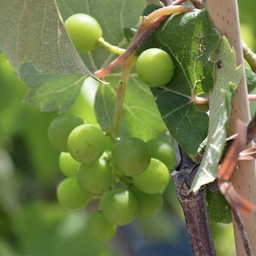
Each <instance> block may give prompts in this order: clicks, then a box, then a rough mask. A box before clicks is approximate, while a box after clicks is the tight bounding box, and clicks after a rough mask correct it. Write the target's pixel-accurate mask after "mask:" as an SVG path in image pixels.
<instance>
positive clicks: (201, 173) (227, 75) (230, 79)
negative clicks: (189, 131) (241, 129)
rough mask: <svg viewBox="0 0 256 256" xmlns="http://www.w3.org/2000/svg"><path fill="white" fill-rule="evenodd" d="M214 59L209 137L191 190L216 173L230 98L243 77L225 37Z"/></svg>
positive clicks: (227, 121)
mask: <svg viewBox="0 0 256 256" xmlns="http://www.w3.org/2000/svg"><path fill="white" fill-rule="evenodd" d="M215 60H216V63H217V68H216V81H215V85H214V87H213V89H212V91H211V92H210V93H209V98H210V106H209V112H210V117H209V118H210V121H209V133H208V141H207V145H206V149H205V153H204V157H203V160H202V162H201V164H200V167H199V170H198V172H197V174H196V176H195V178H194V180H193V184H192V186H191V190H193V191H196V190H198V189H199V188H200V187H201V186H202V185H204V184H207V183H209V182H212V181H213V180H215V179H216V177H217V171H218V165H219V161H220V158H221V156H222V152H223V148H224V146H225V143H226V135H227V128H228V123H229V115H230V108H231V100H232V98H233V94H234V91H235V88H236V86H237V84H238V83H239V82H240V80H241V78H242V68H241V67H237V66H236V55H235V52H234V50H233V49H231V47H230V45H229V43H228V40H227V39H226V38H225V37H223V39H222V40H221V43H220V45H219V48H218V51H217V52H216V56H215Z"/></svg>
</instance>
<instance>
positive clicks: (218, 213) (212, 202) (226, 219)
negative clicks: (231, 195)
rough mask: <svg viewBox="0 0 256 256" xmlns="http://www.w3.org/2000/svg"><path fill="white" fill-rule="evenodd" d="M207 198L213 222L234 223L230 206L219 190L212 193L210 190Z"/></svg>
mask: <svg viewBox="0 0 256 256" xmlns="http://www.w3.org/2000/svg"><path fill="white" fill-rule="evenodd" d="M206 198H207V204H208V205H207V208H208V214H209V217H210V219H211V222H220V223H226V224H228V223H231V222H232V215H231V209H230V206H229V204H228V203H227V201H226V200H225V198H224V197H223V195H222V194H221V193H220V191H219V190H217V191H214V192H212V191H210V190H209V189H208V190H207V194H206Z"/></svg>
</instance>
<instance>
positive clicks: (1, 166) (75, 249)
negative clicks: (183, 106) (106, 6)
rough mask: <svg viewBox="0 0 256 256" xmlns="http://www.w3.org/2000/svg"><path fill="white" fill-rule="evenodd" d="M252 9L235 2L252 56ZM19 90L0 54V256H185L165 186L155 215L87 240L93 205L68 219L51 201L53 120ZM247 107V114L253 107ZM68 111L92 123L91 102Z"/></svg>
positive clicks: (223, 245)
mask: <svg viewBox="0 0 256 256" xmlns="http://www.w3.org/2000/svg"><path fill="white" fill-rule="evenodd" d="M254 10H255V3H254V1H253V0H250V1H242V0H240V1H239V11H240V20H241V32H242V38H243V40H244V41H245V42H246V43H247V45H248V46H249V47H250V48H251V49H252V50H254V51H256V44H255V36H256V29H255V24H256V16H255V14H254ZM26 91H27V89H26V87H25V85H24V84H23V83H22V82H20V81H19V80H18V79H17V78H16V76H15V74H14V71H13V69H12V68H11V67H10V65H9V63H8V61H7V60H6V58H5V57H4V56H3V55H2V54H0V255H1V256H8V255H149V254H150V255H164V254H165V255H166V254H168V255H190V254H191V252H190V249H189V242H188V239H187V234H186V231H185V228H184V220H183V216H182V213H181V210H180V207H179V205H178V202H177V200H176V198H175V195H174V191H173V190H174V188H173V184H172V182H170V186H169V187H168V189H167V191H166V193H165V199H166V206H165V208H164V209H163V211H162V212H161V213H160V214H159V215H158V216H156V217H154V218H151V219H144V220H143V219H137V220H136V221H135V222H133V223H132V224H130V225H128V226H126V227H123V228H120V229H119V230H118V233H117V235H116V236H115V238H114V239H113V241H111V242H109V243H99V242H97V241H95V240H94V239H93V238H92V237H90V235H89V234H88V231H87V227H86V223H87V219H88V216H89V215H90V212H91V211H92V209H93V206H91V208H90V207H89V208H88V209H86V210H81V211H78V212H71V211H67V210H64V209H63V208H61V207H60V206H59V204H58V202H57V200H56V186H57V184H58V183H59V181H60V180H61V179H62V178H63V176H62V174H61V173H60V170H59V167H58V157H59V153H58V152H57V151H56V150H54V149H53V148H52V146H51V145H50V144H49V141H48V138H47V129H48V125H49V123H50V121H51V120H52V119H53V118H54V117H55V116H56V114H57V113H56V112H52V113H41V112H39V111H38V110H37V109H35V108H34V107H32V106H29V105H25V104H23V103H22V98H23V97H24V96H25V94H26ZM250 104H251V108H252V111H253V112H254V111H255V109H256V107H255V104H254V103H250ZM85 105H86V106H87V107H85ZM81 106H82V107H81ZM83 109H86V113H85V112H84V111H83ZM70 111H71V112H74V113H76V114H78V115H80V116H82V117H83V118H85V119H86V120H87V121H89V122H95V117H94V115H93V112H92V106H91V101H90V99H89V100H88V98H86V97H84V95H83V94H81V95H80V97H79V99H78V100H77V102H76V103H75V105H74V106H73V107H72V109H71V110H70ZM213 234H214V237H215V245H216V249H217V250H218V251H217V254H218V255H234V241H233V234H232V226H231V225H220V224H215V225H213ZM223 241H224V242H223ZM168 252H169V253H168ZM170 252H172V253H173V254H170Z"/></svg>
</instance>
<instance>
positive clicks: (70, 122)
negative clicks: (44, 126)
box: [48, 114, 84, 152]
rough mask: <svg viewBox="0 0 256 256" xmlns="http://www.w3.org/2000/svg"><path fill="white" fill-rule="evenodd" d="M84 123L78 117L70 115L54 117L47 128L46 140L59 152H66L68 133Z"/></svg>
mask: <svg viewBox="0 0 256 256" xmlns="http://www.w3.org/2000/svg"><path fill="white" fill-rule="evenodd" d="M83 123H84V121H83V119H81V118H80V117H78V116H76V115H72V114H62V115H60V116H57V117H55V118H54V119H53V120H52V122H51V123H50V125H49V128H48V138H49V141H50V143H51V144H52V145H53V147H54V148H56V149H57V150H59V151H64V152H67V151H68V148H67V139H68V136H69V134H70V132H71V131H72V130H73V129H74V128H75V127H76V126H78V125H81V124H83Z"/></svg>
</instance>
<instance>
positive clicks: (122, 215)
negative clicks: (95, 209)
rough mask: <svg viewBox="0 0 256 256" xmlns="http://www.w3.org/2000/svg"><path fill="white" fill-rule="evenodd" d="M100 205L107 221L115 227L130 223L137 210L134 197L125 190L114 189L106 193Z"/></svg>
mask: <svg viewBox="0 0 256 256" xmlns="http://www.w3.org/2000/svg"><path fill="white" fill-rule="evenodd" d="M100 205H101V207H102V212H103V215H104V217H105V218H106V219H107V221H109V222H110V223H112V224H114V225H117V226H123V225H127V224H128V223H130V222H131V221H132V220H133V219H134V218H135V216H136V212H137V210H138V203H137V200H136V198H135V196H134V195H133V194H132V193H131V192H130V191H129V190H127V189H125V188H115V189H113V190H112V191H110V192H108V193H107V194H106V195H105V196H104V197H103V198H102V202H101V204H100Z"/></svg>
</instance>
